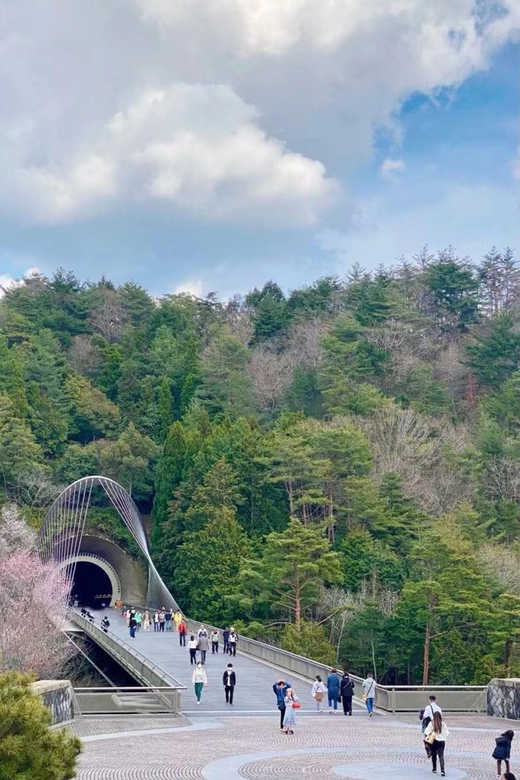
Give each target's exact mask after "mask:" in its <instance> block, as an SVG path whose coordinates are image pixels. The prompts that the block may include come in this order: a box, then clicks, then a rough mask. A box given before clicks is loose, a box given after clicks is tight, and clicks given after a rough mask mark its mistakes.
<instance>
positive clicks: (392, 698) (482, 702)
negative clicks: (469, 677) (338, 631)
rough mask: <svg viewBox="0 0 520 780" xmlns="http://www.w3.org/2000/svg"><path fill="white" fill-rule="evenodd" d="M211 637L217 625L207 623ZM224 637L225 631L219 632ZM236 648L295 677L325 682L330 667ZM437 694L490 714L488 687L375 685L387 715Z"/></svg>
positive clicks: (253, 647) (269, 648)
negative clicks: (318, 677) (318, 678)
mask: <svg viewBox="0 0 520 780" xmlns="http://www.w3.org/2000/svg"><path fill="white" fill-rule="evenodd" d="M186 623H187V626H188V629H189V631H190V632H191V633H193V634H197V631H198V630H199V628H200V626H201V625H202V623H200V622H199V621H196V620H186ZM204 626H205V627H206V628H207V630H208V634H209V633H210V632H211V631H213V629H214V628H215V627H214V626H211V625H208V623H204ZM218 630H219V631H220V632H221V635H222V629H218ZM237 649H238V650H239V651H240V652H242V653H245V654H247V655H249V656H251V657H252V658H256V659H257V660H259V661H263V662H265V663H267V664H269V665H271V666H274V667H275V668H277V669H279V670H280V672H283V673H289V674H296V675H298V676H299V677H303V678H305V679H307V680H313V679H314V678H315V677H316V675H317V674H319V675H320V677H321V678H322V679H323V680H326V679H327V675H328V674H329V672H330V669H331V667H330V666H326V665H325V664H321V663H318V662H317V661H313V660H312V659H310V658H305V657H303V656H301V655H297V654H296V653H290V652H288V651H287V650H282V649H281V648H279V647H275V646H274V645H268V644H266V643H265V642H259V641H258V640H256V639H250V637H247V636H242V635H241V634H240V635H239V637H238V644H237ZM351 677H352V679H353V680H354V682H355V683H356V688H355V693H356V696H355V697H354V698H355V699H356V700H357V702H358V703H361V701H362V699H361V697H362V695H363V689H362V687H361V684H362V682H363V679H362V678H361V677H358V676H357V675H354V674H352V675H351ZM289 679H290V678H289ZM431 694H434V695H435V696H437V697H438V698H439V701H440V702H441V703H442V709H443V711H445V712H486V711H487V686H486V685H430V686H428V685H379V683H377V684H376V695H375V704H376V707H378V708H379V709H382V710H386V711H387V712H417V711H418V710H420V709H421V707H424V706H425V704H426V703H427V700H428V696H430V695H431Z"/></svg>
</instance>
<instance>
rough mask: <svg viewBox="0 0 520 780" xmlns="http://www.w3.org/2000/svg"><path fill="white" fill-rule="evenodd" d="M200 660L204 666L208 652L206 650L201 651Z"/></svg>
mask: <svg viewBox="0 0 520 780" xmlns="http://www.w3.org/2000/svg"><path fill="white" fill-rule="evenodd" d="M200 660H201V661H202V663H203V664H205V663H206V651H205V650H201V651H200Z"/></svg>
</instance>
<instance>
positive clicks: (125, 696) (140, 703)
mask: <svg viewBox="0 0 520 780" xmlns="http://www.w3.org/2000/svg"><path fill="white" fill-rule="evenodd" d="M74 694H75V696H76V702H77V706H78V710H79V713H80V714H81V715H106V714H111V715H116V714H117V715H131V714H140V715H151V714H153V713H156V714H164V713H170V714H177V713H179V712H180V706H179V691H178V690H177V689H175V688H171V687H169V686H168V687H159V688H155V687H150V686H148V687H146V688H75V689H74Z"/></svg>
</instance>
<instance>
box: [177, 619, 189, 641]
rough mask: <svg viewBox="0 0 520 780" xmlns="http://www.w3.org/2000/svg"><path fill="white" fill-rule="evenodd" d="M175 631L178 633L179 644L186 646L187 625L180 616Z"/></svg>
mask: <svg viewBox="0 0 520 780" xmlns="http://www.w3.org/2000/svg"><path fill="white" fill-rule="evenodd" d="M177 632H178V634H179V645H180V646H181V647H186V634H187V633H188V626H187V625H186V621H185V620H184V618H182V620H181V622H180V623H178V625H177Z"/></svg>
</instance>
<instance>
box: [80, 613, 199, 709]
mask: <svg viewBox="0 0 520 780" xmlns="http://www.w3.org/2000/svg"><path fill="white" fill-rule="evenodd" d="M69 617H70V620H71V621H73V622H74V623H76V625H78V626H81V628H82V629H83V631H84V632H85V633H86V634H87V635H88V636H90V637H91V638H92V639H94V641H95V642H96V644H97V645H99V646H100V647H101V648H102V649H103V650H105V651H106V652H107V653H108V654H109V655H110V656H111V657H112V658H114V660H116V661H117V662H118V663H119V664H120V665H121V666H122V667H123V668H124V669H126V671H127V672H128V673H129V674H131V675H132V677H134V678H135V679H137V680H138V681H139V682H141V683H142V684H143V685H144V686H145V687H147V688H153V689H155V690H161V689H163V688H167V689H168V690H169V691H170V693H171V697H172V699H173V700H174V701H175V709H168V711H170V712H180V710H181V691H183V690H185V689H186V686H185V685H183V684H182V683H180V682H179V681H178V680H176V679H175V677H172V676H171V675H170V674H168V672H165V671H164V669H162V668H161V667H160V666H157V664H154V663H152V662H151V661H150V660H149V659H148V658H147V657H146V656H144V655H143V654H142V653H140V652H139V650H136V649H135V647H132V646H131V645H129V644H128V643H127V642H125V641H124V640H123V639H121V638H120V637H118V636H116V635H115V634H113V633H112V632H111V631H110V630H108V631H107V632H105V631H103V630H102V629H101V628H100V627H99V626H97V625H96V624H95V623H91V622H90V620H89V619H88V618H86V617H85V616H84V615H82V614H81V613H80V612H78V611H77V610H76V609H70V610H69ZM91 690H92V689H91ZM104 690H105V691H106V689H104ZM117 690H118V689H113V690H112V691H111V693H114V691H116V692H117Z"/></svg>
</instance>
